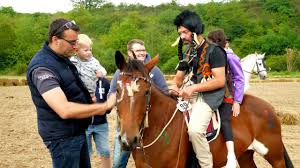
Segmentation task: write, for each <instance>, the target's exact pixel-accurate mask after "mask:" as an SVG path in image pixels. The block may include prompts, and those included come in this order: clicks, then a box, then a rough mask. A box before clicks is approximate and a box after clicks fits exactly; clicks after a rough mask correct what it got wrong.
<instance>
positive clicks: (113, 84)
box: [108, 70, 120, 95]
mask: <svg viewBox="0 0 300 168" xmlns="http://www.w3.org/2000/svg"><path fill="white" fill-rule="evenodd" d="M119 78H120V70H117V71H116V72H115V74H114V76H113V78H112V80H111V82H110V87H109V91H108V95H110V94H112V93H116V92H117V82H118V80H119Z"/></svg>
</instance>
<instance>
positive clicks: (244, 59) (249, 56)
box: [241, 53, 257, 62]
mask: <svg viewBox="0 0 300 168" xmlns="http://www.w3.org/2000/svg"><path fill="white" fill-rule="evenodd" d="M256 55H257V54H255V53H253V54H249V55H247V56H246V57H244V58H242V59H241V62H244V61H246V60H248V59H250V58H252V57H256Z"/></svg>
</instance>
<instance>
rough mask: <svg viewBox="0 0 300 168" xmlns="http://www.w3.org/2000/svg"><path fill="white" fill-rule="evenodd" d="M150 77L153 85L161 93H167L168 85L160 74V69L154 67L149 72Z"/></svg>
mask: <svg viewBox="0 0 300 168" xmlns="http://www.w3.org/2000/svg"><path fill="white" fill-rule="evenodd" d="M152 73H153V74H152ZM151 75H153V77H151ZM150 77H151V78H152V80H153V82H154V83H155V85H157V86H158V88H159V89H160V90H161V91H162V92H164V93H168V90H169V89H168V85H167V82H166V79H165V77H164V75H163V74H162V72H161V71H160V69H159V68H158V67H156V66H155V67H154V68H153V69H152V70H151V72H150Z"/></svg>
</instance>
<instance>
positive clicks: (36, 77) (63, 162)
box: [27, 19, 116, 168]
mask: <svg viewBox="0 0 300 168" xmlns="http://www.w3.org/2000/svg"><path fill="white" fill-rule="evenodd" d="M78 33H79V26H77V25H76V24H75V22H73V21H68V20H66V19H57V20H54V21H53V22H52V23H51V24H50V26H49V32H48V41H47V42H45V44H44V46H43V48H42V49H41V50H40V51H39V52H38V53H37V54H36V55H35V56H34V57H33V58H32V60H31V62H30V64H29V65H28V69H27V81H28V86H29V88H30V91H31V95H32V100H33V102H34V104H35V106H36V109H37V119H38V131H39V134H40V136H41V137H42V139H43V142H44V143H45V145H46V146H47V148H48V149H49V151H50V153H51V157H52V162H53V167H55V168H57V167H87V168H88V167H91V164H90V158H89V154H88V148H87V143H86V137H85V130H86V128H87V126H88V124H89V123H90V122H91V120H90V117H91V116H94V115H102V114H104V113H105V112H106V111H107V110H108V109H110V108H112V106H113V105H114V104H115V102H116V100H115V98H114V97H111V98H109V99H108V100H107V102H105V103H94V104H91V103H92V101H91V97H90V94H89V92H88V90H87V89H86V87H85V86H84V85H83V83H82V81H81V80H80V78H79V75H78V72H77V69H76V67H75V65H73V64H72V63H71V62H70V60H69V58H70V57H71V56H72V55H73V54H74V49H75V48H76V47H77V39H78V38H77V35H78Z"/></svg>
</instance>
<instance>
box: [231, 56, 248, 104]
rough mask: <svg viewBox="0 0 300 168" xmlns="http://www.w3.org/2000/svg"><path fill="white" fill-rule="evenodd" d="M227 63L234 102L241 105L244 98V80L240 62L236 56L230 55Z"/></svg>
mask: <svg viewBox="0 0 300 168" xmlns="http://www.w3.org/2000/svg"><path fill="white" fill-rule="evenodd" d="M228 63H229V66H230V71H231V74H232V76H231V78H232V81H233V83H234V85H233V87H234V88H233V90H234V95H233V98H234V101H235V102H237V103H242V101H243V97H244V86H245V79H244V73H243V69H242V66H241V63H240V60H239V58H238V57H237V56H235V55H231V56H230V57H229V56H228Z"/></svg>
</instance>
